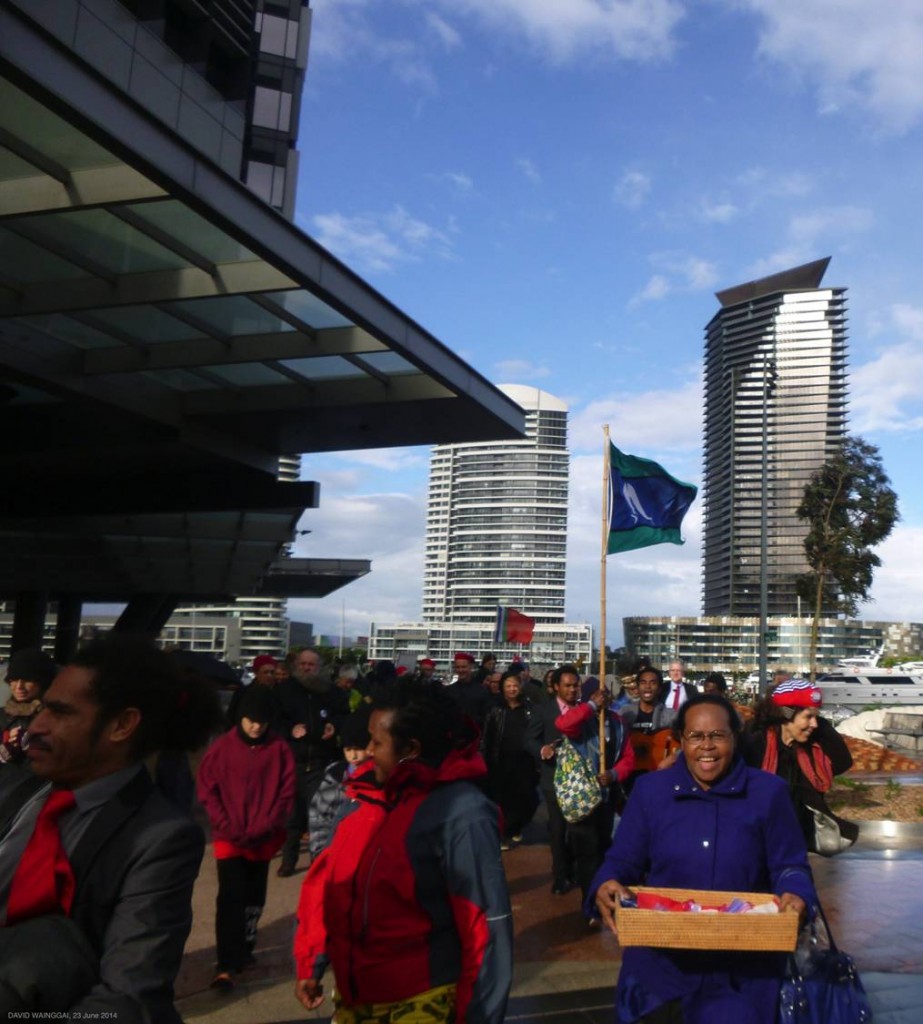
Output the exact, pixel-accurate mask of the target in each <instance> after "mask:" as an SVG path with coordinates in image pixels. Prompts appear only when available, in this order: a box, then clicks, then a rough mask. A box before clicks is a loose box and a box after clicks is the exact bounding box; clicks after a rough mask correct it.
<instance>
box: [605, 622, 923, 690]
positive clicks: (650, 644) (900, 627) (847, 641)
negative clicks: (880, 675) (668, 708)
mask: <svg viewBox="0 0 923 1024" xmlns="http://www.w3.org/2000/svg"><path fill="white" fill-rule="evenodd" d="M622 621H623V626H624V630H625V646H626V647H627V648H628V649H629V650H631V651H633V652H634V653H635V654H639V655H646V656H647V657H649V658H650V659H651V660H652V661H653V663H654V664H655V665H664V666H665V665H667V664H668V663H669V662H670V661H672V660H673V659H675V658H680V659H681V660H682V661H684V662H685V663H686V666H687V668H688V669H689V670H690V671H691V672H693V673H696V674H702V673H705V672H710V671H712V670H713V669H715V670H717V671H719V672H725V673H729V674H742V675H748V674H749V673H751V672H755V671H757V669H758V667H759V666H758V662H759V650H758V645H759V619H758V618H755V617H753V616H733V615H703V616H659V617H651V616H634V617H629V618H625V619H623V620H622ZM768 632H769V637H768V657H769V666H770V668H773V667H775V666H780V667H782V668H786V669H789V670H790V671H795V672H807V671H809V664H808V652H809V647H810V638H811V619H809V618H805V617H801V618H798V617H795V616H772V617H770V619H769V630H768ZM817 642H818V648H817V667H818V670H819V671H829V670H830V669H831V668H833V667H834V666H835V665H836V663H837V662H838V661H839V660H840V659H842V658H856V657H860V656H862V655H865V654H868V652H869V651H871V650H877V649H878V648H880V647H882V646H883V647H884V651H885V653H886V654H888V655H890V656H892V657H895V658H900V659H909V658H914V657H916V656H917V655H918V654H919V653H920V652H921V651H923V623H919V622H874V621H863V620H859V619H836V618H829V619H821V621H820V624H819V629H818V638H817Z"/></svg>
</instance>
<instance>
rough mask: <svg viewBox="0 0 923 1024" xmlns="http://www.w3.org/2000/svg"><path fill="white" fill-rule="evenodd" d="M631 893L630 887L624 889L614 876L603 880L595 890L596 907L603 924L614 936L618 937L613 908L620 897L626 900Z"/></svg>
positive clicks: (629, 897) (630, 896)
mask: <svg viewBox="0 0 923 1024" xmlns="http://www.w3.org/2000/svg"><path fill="white" fill-rule="evenodd" d="M633 895H634V894H633V893H632V892H631V890H630V889H626V888H625V886H624V885H622V883H621V882H617V881H616V880H615V879H614V878H610V879H609V880H608V881H607V882H603V884H602V885H601V886H600V887H599V888H598V889H597V890H596V909H597V910H598V911H599V916H600V918H601V919H602V922H603V924H605V926H606V927H607V928H608V929H609V931H611V932H612V934H613V935H615V936H616V937H618V932H617V931H616V928H615V908H616V907H617V906H618V904H619V900H620V899H626V900H628V899H631V898H632V896H633Z"/></svg>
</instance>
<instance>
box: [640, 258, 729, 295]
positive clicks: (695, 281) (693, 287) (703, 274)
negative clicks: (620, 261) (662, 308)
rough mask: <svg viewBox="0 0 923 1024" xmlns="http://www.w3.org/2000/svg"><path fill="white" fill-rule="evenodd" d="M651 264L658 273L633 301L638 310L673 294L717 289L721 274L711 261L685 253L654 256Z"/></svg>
mask: <svg viewBox="0 0 923 1024" xmlns="http://www.w3.org/2000/svg"><path fill="white" fill-rule="evenodd" d="M649 258H650V262H651V263H652V264H653V266H654V269H655V270H656V271H657V273H655V274H654V275H653V276H652V277H651V278H650V279H649V280H648V282H647V284H646V285H645V286H644V288H643V289H642V290H641V291H640V292H639V293H638V294H637V295H635V296H634V297H633V298H632V299H631V300H630V302H629V305H630V306H632V307H634V306H638V305H640V304H641V303H642V302H657V301H659V300H661V299H665V298H666V297H667V296H668V295H670V294H671V293H673V292H677V291H679V292H697V291H703V290H707V289H709V288H714V287H715V286H716V285H717V283H718V271H717V268H716V267H715V264H714V263H712V262H711V260H706V259H703V258H702V257H701V256H690V255H687V254H685V253H672V252H662V253H653V254H652V255H651V256H650V257H649Z"/></svg>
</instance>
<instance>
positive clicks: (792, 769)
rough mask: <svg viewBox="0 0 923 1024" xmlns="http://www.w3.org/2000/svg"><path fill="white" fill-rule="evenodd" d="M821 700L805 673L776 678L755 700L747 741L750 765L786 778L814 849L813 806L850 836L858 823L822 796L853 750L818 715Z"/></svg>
mask: <svg viewBox="0 0 923 1024" xmlns="http://www.w3.org/2000/svg"><path fill="white" fill-rule="evenodd" d="M822 702H823V695H822V694H821V691H820V689H819V688H818V687H817V686H815V685H814V684H813V683H811V682H809V681H808V680H807V679H785V680H783V681H782V682H779V683H777V684H776V685H775V686H774V687H773V688H772V690H771V691H770V692H769V694H768V695H767V696H766V697H765V698H764V699H763V700H762V701H761V702H760V703H759V704H758V705H757V707H756V712H755V714H754V717H753V722H752V723H751V725H750V732H749V737H748V739H749V742H748V744H747V745H746V751H747V752H746V759H747V761H748V763H749V764H750V765H752V766H753V767H755V768H762V769H763V770H764V771H767V772H771V773H772V774H773V775H778V776H780V777H781V778H783V779H785V781H786V782H787V783H788V787H789V792H790V793H791V795H792V800H793V801H794V804H795V813H796V814H797V815H798V823H799V824H800V825H801V830H802V832H803V833H804V837H805V840H806V842H807V844H808V849H809V850H812V851H813V852H815V853H816V852H818V850H817V846H816V840H815V828H814V815H813V813H812V810H815V809H816V810H818V811H822V812H823V813H824V814H825V815H828V816H829V817H831V818H834V819H835V820H836V822H837V824H838V825H839V827H840V832H841V834H842V835H843V836H844V837H845V838H846V839H848V840H850V841H851V842H855V841H856V839H857V838H858V836H859V828H858V826H857V825H856V824H855V823H854V822H851V821H845V820H844V819H842V818H837V817H836V816H835V815H833V814H832V813H831V811H830V808H829V807H828V806H827V801H826V799H825V797H824V794H825V793H827V792H828V790H829V789H830V787H831V786H832V785H833V779H834V777H835V776H837V775H841V774H842V773H843V772H845V771H848V770H849V768H851V767H852V755H851V754H850V752H849V748H848V747H847V746H846V742H845V741H844V739H843V737H842V736H840V734H839V733H838V732H837V731H836V729H834V727H833V726H832V725H831V724H830V722H828V721H827V720H826V719H825V718H821V716H820V708H821V704H822Z"/></svg>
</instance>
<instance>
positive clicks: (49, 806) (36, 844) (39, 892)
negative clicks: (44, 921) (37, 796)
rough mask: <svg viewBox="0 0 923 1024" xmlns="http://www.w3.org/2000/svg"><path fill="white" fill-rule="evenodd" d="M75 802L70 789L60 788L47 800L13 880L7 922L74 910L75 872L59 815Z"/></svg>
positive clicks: (7, 907)
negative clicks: (62, 838) (65, 845)
mask: <svg viewBox="0 0 923 1024" xmlns="http://www.w3.org/2000/svg"><path fill="white" fill-rule="evenodd" d="M75 803H76V801H75V799H74V794H73V792H72V791H71V790H69V789H59V790H56V791H55V792H53V793H52V794H51V795H50V796H49V797H48V799H47V800H46V801H45V806H44V807H43V808H42V809H41V811H40V812H39V816H38V818H37V819H36V822H35V829H34V830H33V832H32V837H31V838H30V839H29V842H28V843H27V844H26V848H25V850H23V852H22V857H21V858H20V861H19V866H18V867H17V868H16V873H15V874H14V875H13V881H12V882H11V883H10V895H9V899H8V900H7V904H6V923H7V924H16V923H17V922H18V921H25V920H27V919H28V918H30V917H41V916H43V915H45V914H58V913H61V912H62V911H63V912H64V913H65V914H69V913H70V909H71V903H73V901H74V887H75V883H74V873H73V871H72V870H71V866H70V862H69V861H68V859H67V854H66V853H65V852H64V845H63V844H62V842H61V833H60V831H59V830H58V818H59V817H60V816H61V815H62V814H63V813H64V812H65V811H69V810H70V809H71V808H72V807H73V806H74V804H75Z"/></svg>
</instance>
